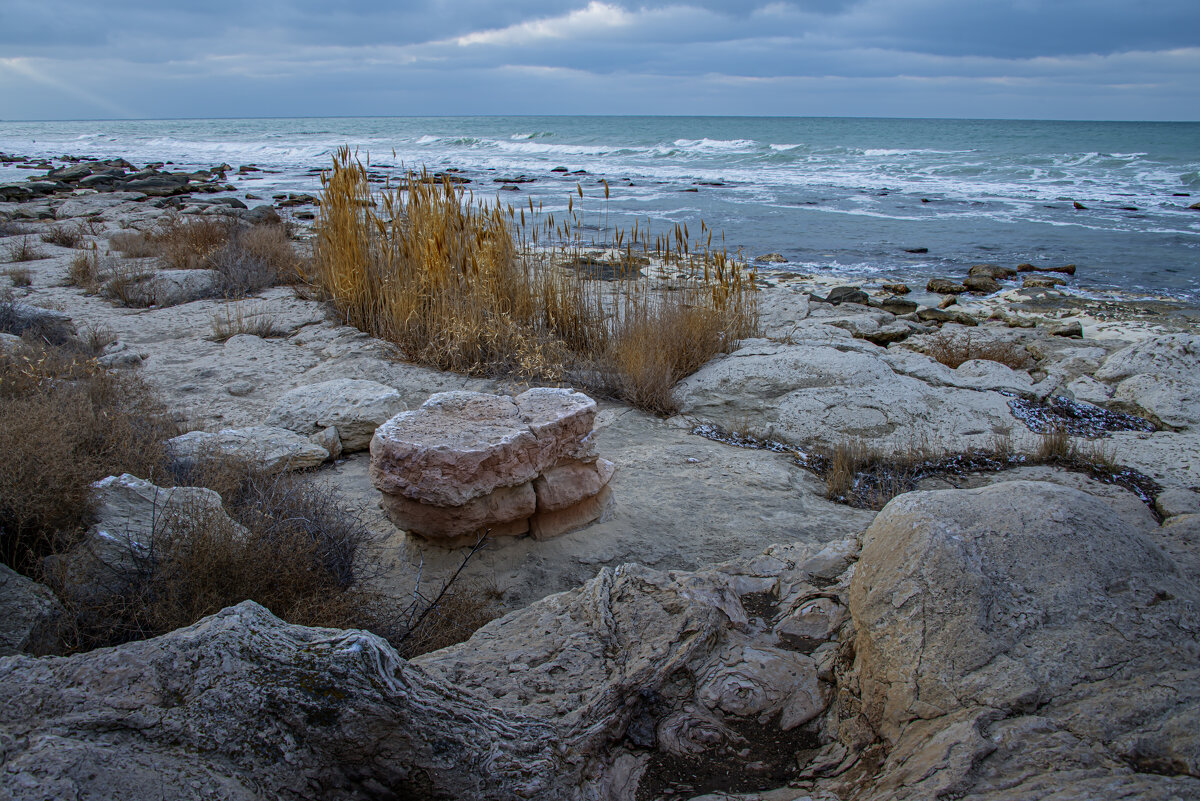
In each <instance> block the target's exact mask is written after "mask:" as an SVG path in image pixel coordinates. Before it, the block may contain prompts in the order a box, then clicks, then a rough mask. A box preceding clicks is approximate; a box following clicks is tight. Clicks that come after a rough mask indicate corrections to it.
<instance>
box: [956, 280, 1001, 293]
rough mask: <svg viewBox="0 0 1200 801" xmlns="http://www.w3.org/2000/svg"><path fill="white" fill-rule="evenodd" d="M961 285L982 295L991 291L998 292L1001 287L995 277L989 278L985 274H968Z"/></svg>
mask: <svg viewBox="0 0 1200 801" xmlns="http://www.w3.org/2000/svg"><path fill="white" fill-rule="evenodd" d="M963 286H965V287H966V288H967V290H968V291H970V292H976V293H979V294H983V295H990V294H992V293H993V292H999V291H1000V289H1001V287H1000V284H999V282H997V281H996V279H995V278H990V277H988V276H986V275H970V276H967V277H966V278H965V279H964V280H963Z"/></svg>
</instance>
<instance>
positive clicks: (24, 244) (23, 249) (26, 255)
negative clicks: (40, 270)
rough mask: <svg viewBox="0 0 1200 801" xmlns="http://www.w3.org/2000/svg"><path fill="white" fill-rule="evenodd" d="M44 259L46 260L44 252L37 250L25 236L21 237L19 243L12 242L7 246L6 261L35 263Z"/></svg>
mask: <svg viewBox="0 0 1200 801" xmlns="http://www.w3.org/2000/svg"><path fill="white" fill-rule="evenodd" d="M45 258H47V254H46V253H45V251H43V250H40V249H38V247H37V246H36V245H34V244H33V243H32V242H30V241H29V237H27V236H23V237H21V241H20V242H13V243H11V244H10V245H9V246H8V261H15V262H22V261H37V260H38V259H45Z"/></svg>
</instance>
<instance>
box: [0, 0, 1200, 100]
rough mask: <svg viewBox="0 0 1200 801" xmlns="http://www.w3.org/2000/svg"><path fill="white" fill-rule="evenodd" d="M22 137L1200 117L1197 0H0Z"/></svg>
mask: <svg viewBox="0 0 1200 801" xmlns="http://www.w3.org/2000/svg"><path fill="white" fill-rule="evenodd" d="M0 97H2V98H4V102H3V103H2V104H0V108H2V109H3V110H0V114H3V115H4V116H5V117H9V118H14V119H38V118H73V119H79V118H91V117H213V116H315V115H409V114H413V115H418V114H509V113H511V114H589V113H591V114H766V115H771V114H786V115H802V116H803V115H856V116H871V115H878V116H952V117H1031V118H1034V117H1036V118H1083V119H1200V4H1198V3H1196V2H1195V0H1155V2H1154V3H1146V4H1134V3H1129V2H1127V0H1124V1H1123V2H1116V1H1115V0H1009V2H995V1H994V0H976V1H975V2H970V3H964V2H962V0H799V1H797V2H766V3H764V2H753V1H751V0H743V1H742V2H737V1H736V0H680V1H679V2H645V3H640V4H635V3H633V2H625V0H575V1H574V2H550V1H549V0H506V2H503V3H496V2H494V0H408V1H406V2H399V3H397V2H387V0H345V2H341V3H337V4H332V3H328V2H324V1H322V2H317V0H257V2H254V3H245V2H244V0H236V1H235V0H206V2H204V3H163V2H160V0H108V1H107V2H105V3H95V2H90V0H89V1H87V2H85V0H5V2H4V4H3V5H2V6H0Z"/></svg>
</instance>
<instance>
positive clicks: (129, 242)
mask: <svg viewBox="0 0 1200 801" xmlns="http://www.w3.org/2000/svg"><path fill="white" fill-rule="evenodd" d="M108 245H109V247H110V248H112V249H113V250H115V251H117V252H118V253H120V254H121V255H122V256H124V257H125V258H128V259H144V258H149V257H151V256H157V255H158V254H159V252H160V250H159V246H158V243H157V242H155V241H154V240H153V239H151V238H150V237H148V236H146V234H143V233H142V232H141V231H118V232H117V233H115V234H113V235H112V236H110V237H109V238H108Z"/></svg>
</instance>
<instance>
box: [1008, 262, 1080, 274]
mask: <svg viewBox="0 0 1200 801" xmlns="http://www.w3.org/2000/svg"><path fill="white" fill-rule="evenodd" d="M1017 272H1019V273H1063V274H1064V275H1074V274H1075V265H1074V264H1064V265H1062V266H1061V267H1035V266H1034V265H1032V264H1029V263H1028V262H1027V263H1025V264H1018V265H1017Z"/></svg>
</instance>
